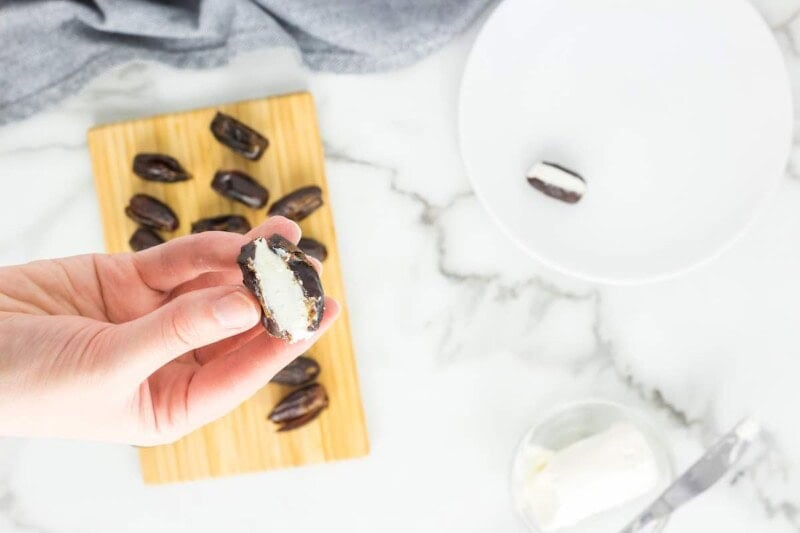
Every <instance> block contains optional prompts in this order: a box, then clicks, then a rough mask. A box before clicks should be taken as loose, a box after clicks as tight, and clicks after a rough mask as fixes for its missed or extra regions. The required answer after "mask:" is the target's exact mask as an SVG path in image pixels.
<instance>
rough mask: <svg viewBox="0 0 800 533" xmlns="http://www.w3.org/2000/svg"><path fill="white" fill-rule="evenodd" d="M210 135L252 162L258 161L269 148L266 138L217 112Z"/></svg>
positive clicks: (228, 116)
mask: <svg viewBox="0 0 800 533" xmlns="http://www.w3.org/2000/svg"><path fill="white" fill-rule="evenodd" d="M211 133H213V134H214V137H216V139H217V140H218V141H219V142H221V143H222V144H224V145H225V146H227V147H228V148H230V149H231V150H233V151H234V152H236V153H237V154H240V155H242V156H244V157H246V158H247V159H250V160H252V161H258V159H260V158H261V156H262V155H263V154H264V150H266V149H267V146H269V141H267V139H266V137H264V136H263V135H261V134H260V133H258V132H257V131H256V130H254V129H253V128H251V127H250V126H248V125H246V124H243V123H241V122H239V121H238V120H236V119H235V118H233V117H232V116H230V115H226V114H225V113H220V112H217V114H216V116H214V120H212V121H211Z"/></svg>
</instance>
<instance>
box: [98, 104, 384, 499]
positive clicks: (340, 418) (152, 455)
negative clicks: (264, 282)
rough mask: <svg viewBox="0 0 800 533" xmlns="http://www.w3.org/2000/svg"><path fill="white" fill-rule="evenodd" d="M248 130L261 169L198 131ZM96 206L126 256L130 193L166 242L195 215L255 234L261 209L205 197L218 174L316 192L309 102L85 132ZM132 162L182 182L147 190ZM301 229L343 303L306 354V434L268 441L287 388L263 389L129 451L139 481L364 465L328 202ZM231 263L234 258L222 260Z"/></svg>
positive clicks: (115, 247)
mask: <svg viewBox="0 0 800 533" xmlns="http://www.w3.org/2000/svg"><path fill="white" fill-rule="evenodd" d="M217 110H219V111H222V112H223V113H227V114H230V115H232V116H234V117H236V118H238V119H240V120H241V121H242V122H244V123H246V124H248V125H250V126H252V127H253V128H255V129H256V130H258V131H259V132H261V133H262V134H264V135H265V136H266V137H267V138H268V139H269V141H270V146H269V148H268V149H267V151H266V152H265V154H264V156H263V157H262V158H261V160H260V161H255V162H254V161H248V160H247V159H245V158H243V157H241V156H239V155H237V154H235V153H233V152H232V151H231V150H229V149H228V148H227V147H225V146H223V145H221V144H220V143H218V142H217V141H216V140H215V139H214V137H213V136H212V135H211V132H210V131H209V124H210V123H211V119H212V118H213V116H214V114H215V113H216V111H217ZM88 142H89V151H90V154H91V158H92V167H93V170H94V176H95V185H96V188H97V196H98V200H99V203H100V211H101V215H102V219H103V225H104V236H105V244H106V248H107V250H108V251H109V252H126V251H129V250H130V249H129V247H128V239H129V238H130V236H131V234H132V233H133V232H134V230H135V229H136V224H135V223H134V222H133V221H131V220H129V219H128V218H127V217H126V216H125V214H124V208H125V206H126V205H127V204H128V200H129V199H130V197H131V196H132V195H133V194H136V193H139V192H143V193H147V194H150V195H152V196H155V197H156V198H159V199H161V200H163V201H165V202H166V203H167V204H169V205H170V206H171V207H172V208H173V209H174V211H175V212H176V213H177V215H178V217H179V219H180V222H181V225H180V227H179V228H178V230H177V231H175V232H173V233H162V235H163V236H164V237H166V238H174V237H178V236H180V235H185V234H187V233H189V228H190V225H191V222H192V221H194V220H197V219H199V218H202V217H207V216H213V215H220V214H227V213H237V214H241V215H244V216H245V217H247V218H248V219H249V221H250V223H251V224H252V225H253V226H255V225H257V224H259V223H260V222H262V221H263V220H264V219H265V218H266V209H259V210H253V209H249V208H247V207H245V206H243V205H241V204H238V203H234V202H231V201H229V200H227V199H225V198H223V197H222V196H220V195H218V194H217V193H215V192H214V191H213V190H212V189H211V187H210V183H211V179H212V177H213V175H214V172H215V171H217V170H218V169H240V170H243V171H245V172H247V173H248V174H250V175H251V176H253V177H255V178H256V179H258V180H259V181H260V182H261V183H262V184H263V185H264V186H266V187H267V188H268V189H269V192H270V198H271V201H272V200H275V199H277V198H279V197H280V196H282V195H284V194H286V193H287V192H290V191H292V190H294V189H296V188H298V187H300V186H303V185H312V184H316V185H319V186H320V187H322V189H323V191H326V190H327V189H326V180H325V168H324V157H323V152H322V144H321V141H320V135H319V130H318V126H317V119H316V113H315V109H314V101H313V99H312V97H311V95H309V94H308V93H297V94H290V95H285V96H278V97H273V98H265V99H260V100H250V101H246V102H238V103H233V104H225V105H220V106H217V107H214V108H206V109H199V110H195V111H189V112H185V113H174V114H168V115H161V116H156V117H152V118H146V119H141V120H132V121H128V122H122V123H117V124H110V125H105V126H99V127H96V128H93V129H92V130H90V131H89V134H88ZM139 152H160V153H165V154H169V155H171V156H173V157H176V158H177V159H178V160H179V161H180V162H181V163H182V164H183V166H184V167H185V168H186V169H187V170H189V172H191V173H192V174H193V176H194V177H193V179H192V180H189V181H186V182H182V183H177V184H160V183H152V182H146V181H144V180H142V179H140V178H138V177H137V176H135V175H134V174H133V172H132V170H131V165H132V161H133V157H134V155H135V154H137V153H139ZM325 199H326V204H325V206H323V207H322V208H321V209H319V210H318V211H317V212H315V213H314V214H312V215H311V216H309V217H308V218H307V219H306V220H304V221H303V222H302V223H301V226H302V228H303V234H304V235H306V236H309V237H313V238H315V239H317V240H319V241H321V242H323V243H324V244H325V245H326V246H327V247H328V251H329V255H328V258H327V260H326V261H325V268H324V272H323V276H322V281H323V285H324V287H325V292H326V293H327V294H329V295H330V296H333V297H334V298H336V300H338V301H339V302H340V303H341V304H342V308H343V311H342V315H341V316H340V318H339V320H337V321H336V323H335V324H334V325H333V326H332V328H331V329H330V330H329V331H328V332H326V333H325V335H323V336H322V338H321V339H320V341H319V342H318V343H317V344H316V345H315V346H314V347H313V348H312V350H311V352H310V353H311V355H312V356H313V357H314V358H316V359H317V360H318V361H319V363H320V365H321V366H322V369H323V370H322V374H321V375H320V378H319V381H320V382H321V383H322V384H323V385H325V387H326V388H327V389H328V393H329V396H330V398H331V404H330V407H329V408H328V409H327V410H326V411H324V412H323V414H322V415H321V416H320V417H319V418H317V420H316V421H314V422H312V423H311V424H309V425H307V426H305V427H303V428H300V429H298V430H295V431H291V432H287V433H283V434H279V433H276V432H275V431H274V428H273V426H272V424H271V423H269V422H268V421H267V420H266V415H267V413H268V412H269V411H270V409H271V408H272V406H274V405H275V403H276V402H277V401H278V400H279V399H280V398H281V397H282V396H283V395H285V394H286V393H288V392H289V390H290V389H288V388H286V387H281V386H278V385H272V384H270V385H267V386H266V387H264V388H263V389H261V390H260V391H259V392H258V393H257V394H256V395H255V396H254V397H252V398H251V399H249V400H248V401H246V402H245V403H244V404H242V405H241V406H240V407H239V408H238V409H236V410H235V411H233V412H232V413H230V414H229V415H227V416H225V417H223V418H222V419H220V420H218V421H216V422H213V423H211V424H209V425H207V426H205V427H203V428H201V429H200V430H198V431H196V432H194V433H192V434H191V435H188V436H187V437H185V438H183V439H181V440H180V441H178V442H176V443H174V444H172V445H167V446H156V447H152V448H143V449H141V451H140V457H141V465H142V475H143V477H144V480H145V482H146V483H165V482H175V481H187V480H194V479H200V478H207V477H216V476H223V475H229V474H237V473H241V472H250V471H257V470H267V469H272V468H281V467H288V466H298V465H303V464H308V463H318V462H324V461H332V460H338V459H346V458H351V457H358V456H363V455H366V454H367V453H368V451H369V444H368V439H367V430H366V425H365V421H364V414H363V410H362V406H361V398H360V393H359V386H358V375H357V372H356V363H355V357H354V354H353V345H352V341H351V338H350V326H349V321H348V314H347V307H346V305H345V300H344V287H343V285H342V276H341V271H340V266H339V256H338V250H337V246H336V234H335V231H334V227H333V217H332V214H331V206H330V203H329V202H327V195H326V196H325ZM231 260H232V261H233V260H235V258H231Z"/></svg>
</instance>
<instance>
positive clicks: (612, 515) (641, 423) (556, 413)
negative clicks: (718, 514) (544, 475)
mask: <svg viewBox="0 0 800 533" xmlns="http://www.w3.org/2000/svg"><path fill="white" fill-rule="evenodd" d="M617 422H627V423H629V424H632V425H633V426H634V427H636V428H637V429H638V430H639V431H641V432H642V434H643V435H644V437H645V439H646V440H647V443H648V445H649V447H650V449H651V450H652V452H653V454H654V456H655V460H656V465H657V467H658V484H657V485H656V486H655V487H654V488H653V489H652V490H651V491H649V492H648V493H646V494H644V495H642V496H640V497H638V498H636V499H635V500H633V501H631V502H628V503H626V504H624V505H622V506H620V507H618V508H615V509H611V510H609V511H606V512H604V513H601V514H598V515H595V516H592V517H589V518H587V519H585V520H583V521H581V522H580V523H578V524H577V525H576V526H575V527H572V528H567V529H559V530H558V533H617V532H618V531H619V530H621V529H622V528H623V527H625V526H626V525H627V524H628V523H629V522H630V521H631V520H633V518H635V517H636V516H637V515H638V514H639V512H641V511H643V510H644V508H645V507H646V506H647V505H648V504H649V503H651V502H652V501H653V500H654V499H655V498H656V497H657V496H658V495H659V494H660V493H661V492H662V491H663V490H664V489H666V488H667V487H668V486H669V484H670V483H672V481H673V480H674V478H675V467H674V463H673V459H672V454H671V453H670V451H669V448H668V447H667V444H666V440H665V439H664V437H663V436H662V435H661V434H660V433H659V432H658V431H657V430H656V429H655V428H654V427H653V426H652V425H651V424H650V423H649V422H648V421H647V419H646V418H645V417H644V416H643V415H642V414H640V413H639V412H637V411H634V410H633V409H630V408H628V407H625V406H624V405H621V404H618V403H616V402H613V401H609V400H594V399H593V400H582V401H577V402H570V403H565V404H561V405H559V406H556V407H554V408H552V409H551V410H550V411H548V412H547V413H545V414H544V415H543V416H542V417H541V418H540V419H539V420H538V421H537V422H536V423H535V424H534V425H533V427H531V429H530V430H528V432H527V433H526V434H525V436H524V437H523V438H522V441H521V442H520V444H519V446H518V448H517V452H516V454H515V456H514V462H513V466H512V469H511V495H512V498H513V501H514V507H515V509H516V510H517V512H518V514H519V516H520V517H521V519H522V521H523V522H524V523H525V525H527V526H528V528H529V529H530V530H531V531H532V532H534V533H542V532H541V530H540V529H539V527H538V525H537V524H536V520H535V518H534V517H533V516H532V514H531V513H530V511H529V508H528V505H527V501H526V499H525V475H526V473H527V470H528V468H529V467H530V465H529V464H528V461H529V458H528V455H527V453H526V451H527V450H528V449H529V448H530V446H540V447H543V448H546V449H550V450H554V451H558V450H560V449H563V448H565V447H567V446H569V445H570V444H572V443H574V442H576V441H579V440H582V439H585V438H587V437H590V436H592V435H596V434H597V433H600V432H602V431H605V430H606V429H608V428H609V427H610V426H611V425H612V424H614V423H617ZM666 523H667V519H666V518H664V519H662V520H661V521H660V522H659V523H658V524H657V525H656V526H655V528H654V529H653V531H654V532H658V531H662V530H663V528H664V526H665V525H666Z"/></svg>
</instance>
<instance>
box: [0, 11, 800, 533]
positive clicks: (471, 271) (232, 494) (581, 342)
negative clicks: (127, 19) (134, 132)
mask: <svg viewBox="0 0 800 533" xmlns="http://www.w3.org/2000/svg"><path fill="white" fill-rule="evenodd" d="M755 4H756V6H757V7H758V9H759V10H760V11H761V12H762V13H763V14H764V16H765V17H766V18H767V20H768V22H769V24H770V25H771V27H772V28H773V29H774V32H775V35H776V38H777V39H778V41H779V43H780V45H781V48H782V49H783V51H784V52H785V57H786V61H787V68H788V69H789V72H790V76H791V78H792V80H793V83H794V94H795V96H800V0H781V1H778V0H758V1H756V2H755ZM475 32H476V30H475V29H472V30H471V31H469V32H468V33H467V34H466V35H464V36H462V37H460V38H459V39H458V40H457V41H456V42H453V43H451V44H450V45H448V46H447V47H446V48H444V49H443V50H441V51H440V52H438V53H436V54H435V55H434V56H432V57H430V58H428V59H426V60H424V61H422V62H421V63H419V64H417V65H415V66H413V67H410V68H407V69H404V70H401V71H397V72H392V73H385V74H380V75H369V76H342V75H330V74H318V73H309V72H307V71H305V70H304V69H302V68H301V67H300V66H299V65H298V63H297V58H296V57H295V55H294V54H293V53H292V52H289V51H286V50H272V51H261V52H254V53H252V54H249V55H247V56H244V57H240V58H238V59H237V60H236V61H235V62H234V63H233V64H231V65H229V66H226V67H224V68H221V69H216V70H210V71H203V72H197V71H176V70H171V69H167V68H165V67H163V66H160V65H153V64H141V63H135V64H128V65H125V66H122V67H120V68H117V69H115V70H114V71H112V72H108V73H106V74H104V75H103V76H102V77H100V78H98V79H97V80H95V81H94V82H92V83H91V85H89V86H88V87H86V88H85V89H84V90H83V91H82V92H81V93H80V94H78V95H76V96H74V97H72V98H70V99H68V100H67V101H64V102H62V103H60V104H59V105H57V106H55V107H54V108H51V109H50V110H48V111H46V112H43V113H40V114H38V115H36V116H34V117H32V118H30V119H28V120H25V121H23V122H19V123H15V124H11V125H8V126H5V127H3V128H0V169H2V175H3V194H2V195H0V228H2V229H0V264H12V263H19V262H25V261H29V260H33V259H38V258H46V257H54V256H63V255H72V254H78V253H85V252H92V251H101V250H102V240H101V230H100V221H99V215H98V209H97V206H96V199H95V194H94V190H93V186H92V179H91V172H90V167H89V158H88V154H87V149H86V144H85V133H86V129H87V128H88V127H90V126H91V125H93V124H96V123H100V122H107V121H110V120H117V119H123V118H129V117H135V116H143V115H149V114H153V113H155V112H162V111H172V110H177V109H189V108H192V107H196V106H202V105H211V104H214V103H217V102H221V101H231V100H237V99H242V98H250V97H257V96H263V95H265V94H271V93H280V92H287V91H291V90H296V89H303V88H307V89H309V90H310V91H311V92H312V93H313V94H314V96H315V98H316V101H317V105H318V109H319V116H320V121H321V128H322V134H323V138H324V142H325V147H326V154H327V168H328V177H329V182H330V195H331V202H332V205H333V207H334V211H335V218H336V223H337V230H338V235H339V239H340V246H341V255H342V261H343V269H344V274H345V283H346V287H347V293H348V299H349V305H350V311H351V314H352V327H353V334H354V339H355V344H356V349H357V355H358V364H359V371H360V377H361V386H362V390H363V397H364V405H365V409H366V415H367V422H368V426H369V430H370V435H371V442H372V452H371V455H370V456H369V457H368V458H366V459H362V460H355V461H348V462H341V463H336V464H329V465H321V466H312V467H304V468H298V469H291V470H284V471H277V472H270V473H261V474H252V475H246V476H240V477H232V478H225V479H218V480H213V481H204V482H198V483H191V484H182V485H170V486H163V487H146V486H144V485H143V484H142V481H141V479H140V475H139V466H138V460H137V455H136V451H135V450H134V449H133V448H131V447H127V446H118V445H106V444H95V443H84V442H69V441H58V440H23V439H4V440H0V531H2V532H9V533H69V532H76V533H77V532H80V533H92V532H104V533H105V532H110V531H114V532H118V531H131V532H133V531H135V532H139V531H147V532H153V533H157V532H176V531H192V532H206V531H207V532H212V531H213V532H217V531H220V530H224V531H280V532H283V531H293V532H301V531H323V530H324V531H348V532H354V531H365V532H366V531H369V532H372V531H462V532H486V531H502V532H522V531H524V528H523V526H522V524H521V523H520V522H519V521H518V520H517V518H516V517H515V515H514V513H513V510H512V508H511V502H510V498H509V494H508V476H509V466H510V460H511V456H512V454H513V451H514V447H515V445H516V443H517V442H518V440H519V438H520V437H521V436H522V434H523V433H524V432H525V430H526V428H527V427H528V425H529V424H530V423H531V421H532V420H533V417H535V415H536V413H537V412H539V411H540V410H541V409H542V408H543V407H545V406H547V405H548V404H550V403H551V402H553V401H556V400H558V399H563V398H578V397H583V396H587V395H602V396H609V397H612V398H615V399H618V400H621V401H624V402H626V403H628V404H630V405H633V406H636V407H639V408H640V409H642V410H643V411H644V412H645V413H646V414H648V415H649V416H650V417H651V419H652V420H653V422H654V423H655V424H657V425H658V426H659V427H660V428H661V429H662V430H663V431H664V432H665V434H666V435H667V436H668V439H669V441H670V444H671V446H672V449H673V451H674V455H675V461H676V465H677V466H678V468H684V467H686V466H688V464H689V463H690V462H691V461H692V460H693V459H694V458H696V457H697V456H698V455H699V454H700V452H701V450H702V449H703V447H704V446H706V445H708V444H709V443H710V442H711V441H712V440H713V439H714V438H715V437H716V436H718V435H719V434H720V433H721V432H722V431H724V430H726V429H727V428H728V427H730V426H732V425H733V423H735V421H737V420H738V419H739V418H741V417H742V416H744V415H746V414H750V413H752V414H754V415H755V416H756V417H758V419H759V420H760V421H761V422H762V423H763V424H764V426H765V427H766V429H767V430H768V433H769V439H768V445H767V446H765V447H764V449H763V450H761V451H760V452H759V453H757V454H756V455H755V456H754V457H752V458H751V460H749V461H748V462H747V463H746V464H744V465H742V467H741V468H740V469H739V471H738V472H737V473H736V474H735V475H733V476H731V477H729V478H727V480H726V481H725V482H724V483H722V484H720V485H719V486H717V487H715V488H714V489H713V490H712V491H710V492H709V493H707V494H706V495H704V496H703V497H701V498H700V499H698V500H697V501H695V502H692V503H691V504H689V505H688V506H687V507H686V508H685V509H684V510H682V511H681V512H680V513H678V514H677V515H676V516H675V517H674V519H673V520H672V522H671V524H670V525H669V527H668V528H667V531H668V532H683V533H687V532H688V533H694V532H697V533H700V532H705V531H709V530H712V528H713V530H714V531H726V532H729V533H734V532H742V533H752V532H754V531H758V532H764V533H778V532H800V431H799V430H798V429H797V427H798V423H797V419H798V415H797V409H798V405H800V401H798V400H800V392H798V390H799V389H798V376H799V375H800V326H799V325H798V324H800V323H799V322H798V316H799V315H800V313H799V312H798V311H799V310H800V308H799V305H800V304H798V302H800V241H798V238H799V237H800V158H798V157H797V156H798V155H800V140H798V143H799V144H797V145H796V146H795V152H796V153H795V158H794V160H793V161H792V162H791V163H790V166H789V170H788V172H787V175H786V179H784V180H783V183H782V185H781V188H780V191H779V194H778V195H776V197H775V198H774V200H773V203H772V205H771V206H770V209H769V210H767V211H766V212H764V213H763V214H762V215H761V216H760V217H759V218H758V220H757V221H756V223H755V224H754V225H753V227H752V228H751V229H750V230H749V231H748V233H747V234H746V235H745V236H744V238H743V239H741V240H740V241H739V242H738V243H737V244H736V245H735V246H734V247H733V248H732V249H730V250H729V251H727V252H726V253H725V254H724V255H723V256H721V257H720V258H718V259H717V260H715V261H713V262H712V263H710V264H708V265H706V266H704V267H702V268H700V269H699V270H696V271H694V272H691V273H690V274H687V275H684V276H682V277H681V278H679V279H676V280H674V281H669V282H663V283H658V284H652V285H646V286H640V287H607V286H598V285H591V284H586V283H583V282H579V281H575V280H572V279H568V278H565V277H562V276H560V275H558V274H556V273H554V272H552V271H549V270H547V269H546V268H544V267H543V266H541V265H539V264H537V263H536V262H534V261H532V260H531V259H529V258H528V257H527V256H526V255H524V254H523V253H522V252H520V251H518V250H517V249H516V248H515V247H514V246H513V245H512V244H511V243H510V242H509V241H508V240H507V239H506V238H505V237H504V236H503V235H502V234H500V232H499V231H498V230H497V229H496V228H495V227H494V225H493V224H492V222H491V221H490V219H489V217H488V216H487V215H486V213H485V212H484V211H483V210H482V208H481V207H480V206H479V205H478V202H477V201H476V199H475V197H474V195H473V193H472V192H471V190H470V186H469V183H468V181H467V179H466V177H465V175H464V170H463V166H462V163H461V160H460V156H459V151H458V146H457V141H456V121H455V115H456V105H457V94H458V86H459V81H460V75H461V71H462V68H463V63H464V60H465V57H466V55H467V52H468V50H469V46H470V44H471V42H472V40H473V39H474V36H475ZM478 248H480V253H478Z"/></svg>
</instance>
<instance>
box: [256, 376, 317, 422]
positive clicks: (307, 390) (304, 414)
mask: <svg viewBox="0 0 800 533" xmlns="http://www.w3.org/2000/svg"><path fill="white" fill-rule="evenodd" d="M326 407H328V393H327V392H326V391H325V387H323V386H322V385H320V384H319V383H312V384H311V385H307V386H305V387H303V388H302V389H298V390H296V391H294V392H293V393H291V394H289V395H288V396H286V397H285V398H284V399H282V400H281V401H280V402H278V405H276V406H275V408H274V409H273V410H272V412H271V413H270V414H269V416H268V418H269V419H270V420H271V421H272V422H274V423H276V424H278V431H289V430H291V429H296V428H299V427H300V426H303V425H305V424H307V423H308V422H311V421H312V420H314V419H315V418H316V417H317V416H319V414H320V413H321V412H322V410H323V409H325V408H326Z"/></svg>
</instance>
